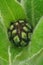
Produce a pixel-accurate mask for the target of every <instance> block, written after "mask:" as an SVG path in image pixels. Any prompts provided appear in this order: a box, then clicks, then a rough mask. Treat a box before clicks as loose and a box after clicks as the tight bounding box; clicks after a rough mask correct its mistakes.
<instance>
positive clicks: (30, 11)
mask: <svg viewBox="0 0 43 65" xmlns="http://www.w3.org/2000/svg"><path fill="white" fill-rule="evenodd" d="M21 4H22V6H23V7H24V9H25V12H26V14H27V17H28V21H29V22H30V23H31V24H32V25H33V27H35V25H36V24H37V22H38V21H39V19H40V17H41V16H43V0H21Z"/></svg>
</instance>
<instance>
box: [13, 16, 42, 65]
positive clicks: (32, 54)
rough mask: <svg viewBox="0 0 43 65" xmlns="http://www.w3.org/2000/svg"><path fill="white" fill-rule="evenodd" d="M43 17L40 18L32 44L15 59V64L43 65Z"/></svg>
mask: <svg viewBox="0 0 43 65" xmlns="http://www.w3.org/2000/svg"><path fill="white" fill-rule="evenodd" d="M42 59H43V17H42V18H41V19H40V20H39V23H38V24H37V27H36V28H35V30H34V33H33V35H32V40H31V42H30V44H29V45H28V46H27V47H25V48H24V49H22V51H21V52H19V53H18V54H17V55H16V56H15V58H14V59H13V65H14V64H15V65H21V64H22V65H29V64H30V65H34V64H36V65H39V64H40V65H42V63H43V61H42Z"/></svg>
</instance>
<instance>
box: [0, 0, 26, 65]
mask: <svg viewBox="0 0 43 65" xmlns="http://www.w3.org/2000/svg"><path fill="white" fill-rule="evenodd" d="M25 18H26V15H25V12H24V10H23V8H22V7H21V5H20V4H19V3H17V2H16V1H14V0H4V1H3V0H0V65H8V64H9V65H10V64H11V63H12V62H11V60H12V59H11V58H12V57H13V58H14V56H15V55H16V54H17V53H18V51H17V52H16V49H15V48H16V47H13V44H12V43H10V41H9V39H8V34H7V28H8V27H9V24H10V22H11V21H15V20H18V19H25ZM11 44H12V45H11ZM10 47H13V48H11V54H12V57H11V56H10V50H9V49H10ZM19 51H20V49H19Z"/></svg>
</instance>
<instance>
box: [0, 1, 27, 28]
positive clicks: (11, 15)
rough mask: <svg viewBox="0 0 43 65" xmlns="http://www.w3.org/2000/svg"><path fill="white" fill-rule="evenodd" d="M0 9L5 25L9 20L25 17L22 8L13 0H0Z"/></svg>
mask: <svg viewBox="0 0 43 65" xmlns="http://www.w3.org/2000/svg"><path fill="white" fill-rule="evenodd" d="M0 11H1V13H2V16H3V18H4V23H5V26H6V27H8V26H9V24H10V22H11V21H15V20H18V19H25V18H26V15H25V13H24V10H23V8H22V7H21V5H20V4H19V3H17V2H16V1H15V0H4V1H3V0H0Z"/></svg>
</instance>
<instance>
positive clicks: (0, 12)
mask: <svg viewBox="0 0 43 65" xmlns="http://www.w3.org/2000/svg"><path fill="white" fill-rule="evenodd" d="M25 1H26V0H25ZM32 1H33V0H32ZM26 3H27V2H26ZM42 3H43V1H42V0H40V5H42ZM26 5H29V6H30V5H31V4H30V2H29V3H28V4H25V6H26ZM31 6H33V4H32V5H31ZM37 6H39V3H38V1H37ZM26 8H27V6H26ZM30 8H31V7H30ZM32 8H33V7H32ZM41 8H42V9H41ZM41 8H40V9H38V7H37V11H40V13H38V12H37V13H35V17H34V18H33V19H32V14H31V11H32V12H33V13H34V10H35V11H36V9H34V10H31V9H30V10H31V11H30V13H28V18H29V21H30V22H32V24H33V25H34V24H36V22H37V21H38V20H39V19H40V17H41V16H42V15H43V7H41ZM27 11H28V10H27ZM28 12H29V11H28ZM40 14H41V15H40ZM26 17H27V16H26V14H25V12H24V10H23V8H22V6H21V5H20V4H19V3H18V2H16V1H15V0H4V1H3V0H0V65H43V17H42V18H41V19H40V20H39V22H38V24H37V25H36V27H35V29H34V31H33V34H32V38H31V42H30V43H29V45H28V46H26V47H24V48H18V47H15V46H14V45H13V44H12V43H11V42H10V41H9V39H8V34H7V28H8V27H9V24H10V22H11V21H12V20H14V21H15V20H18V19H25V18H26ZM36 17H37V20H36ZM34 20H35V21H34Z"/></svg>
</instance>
